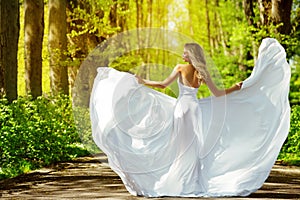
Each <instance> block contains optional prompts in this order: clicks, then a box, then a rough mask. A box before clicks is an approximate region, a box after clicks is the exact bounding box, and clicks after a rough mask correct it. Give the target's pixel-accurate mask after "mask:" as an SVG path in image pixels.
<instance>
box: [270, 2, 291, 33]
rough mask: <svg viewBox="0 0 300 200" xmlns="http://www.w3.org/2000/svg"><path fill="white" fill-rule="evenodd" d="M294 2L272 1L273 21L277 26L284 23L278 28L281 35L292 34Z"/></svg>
mask: <svg viewBox="0 0 300 200" xmlns="http://www.w3.org/2000/svg"><path fill="white" fill-rule="evenodd" d="M292 4H293V0H284V1H283V0H272V21H273V23H274V24H275V25H278V24H280V23H283V25H282V26H279V27H278V28H277V31H278V32H279V33H282V34H285V35H288V34H290V32H291V28H292V25H291V9H292Z"/></svg>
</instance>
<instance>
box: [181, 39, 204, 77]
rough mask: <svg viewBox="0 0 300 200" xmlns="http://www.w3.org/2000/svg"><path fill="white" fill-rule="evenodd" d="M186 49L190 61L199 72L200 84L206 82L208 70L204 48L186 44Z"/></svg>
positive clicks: (195, 44) (194, 44)
mask: <svg viewBox="0 0 300 200" xmlns="http://www.w3.org/2000/svg"><path fill="white" fill-rule="evenodd" d="M184 48H185V50H186V52H187V54H188V59H189V60H190V63H191V64H192V65H193V67H194V68H195V69H196V71H197V78H198V79H199V82H202V81H205V80H206V78H207V76H208V71H207V69H206V59H205V55H204V51H203V49H202V47H201V46H200V45H199V44H197V43H186V44H185V45H184Z"/></svg>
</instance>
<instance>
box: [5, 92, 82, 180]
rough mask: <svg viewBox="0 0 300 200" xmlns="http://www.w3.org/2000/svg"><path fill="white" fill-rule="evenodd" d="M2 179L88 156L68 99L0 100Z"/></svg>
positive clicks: (21, 98)
mask: <svg viewBox="0 0 300 200" xmlns="http://www.w3.org/2000/svg"><path fill="white" fill-rule="evenodd" d="M0 113H1V115H0V156H1V161H0V178H7V177H13V176H16V175H18V174H21V173H25V172H28V171H29V170H32V169H36V168H39V167H42V166H45V165H48V164H50V163H53V162H58V161H64V160H69V159H71V158H74V157H76V156H80V155H85V154H87V151H86V150H84V149H83V148H82V147H80V138H79V136H78V134H77V132H76V128H75V125H74V121H73V117H72V106H71V101H70V99H69V97H66V96H59V97H45V96H44V97H38V98H37V99H36V100H32V99H30V98H23V97H20V98H19V99H18V100H16V101H14V102H12V103H8V101H7V100H5V99H1V100H0Z"/></svg>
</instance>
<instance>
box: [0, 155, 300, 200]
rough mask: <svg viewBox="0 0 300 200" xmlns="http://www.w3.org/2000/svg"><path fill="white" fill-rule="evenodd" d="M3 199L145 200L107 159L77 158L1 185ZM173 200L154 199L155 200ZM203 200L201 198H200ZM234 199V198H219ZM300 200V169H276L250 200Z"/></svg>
mask: <svg viewBox="0 0 300 200" xmlns="http://www.w3.org/2000/svg"><path fill="white" fill-rule="evenodd" d="M0 199H47V200H48V199H122V200H123V199H137V200H142V199H146V198H143V197H135V196H131V195H130V194H129V193H128V192H127V191H126V189H125V187H124V186H123V184H122V182H121V180H120V178H119V177H118V176H117V175H116V174H115V173H114V172H112V170H111V169H110V168H109V167H108V165H107V162H106V158H105V156H104V155H100V156H99V157H84V158H78V159H76V160H75V161H72V162H65V163H59V164H56V165H54V166H51V167H49V168H43V169H40V170H36V171H33V172H30V173H28V174H24V175H21V176H19V177H16V178H12V179H7V180H2V181H0ZM159 199H164V200H169V199H174V198H155V200H159ZM176 199H197V198H176ZM198 199H200V198H198ZM218 199H232V198H218ZM234 199H243V200H247V199H251V200H252V199H300V168H298V167H286V166H279V165H275V166H274V167H273V170H272V172H271V174H270V176H269V178H268V180H267V181H266V183H265V184H264V186H263V187H262V188H261V189H260V190H258V191H257V192H256V193H253V194H252V195H251V196H249V197H245V198H234Z"/></svg>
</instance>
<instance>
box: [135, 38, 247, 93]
mask: <svg viewBox="0 0 300 200" xmlns="http://www.w3.org/2000/svg"><path fill="white" fill-rule="evenodd" d="M183 60H184V61H185V62H188V63H189V64H179V65H177V66H176V67H175V69H174V70H173V73H172V74H171V75H170V76H169V77H168V78H167V79H165V80H164V81H162V82H158V81H150V80H144V79H141V78H140V77H138V76H136V77H137V78H138V80H139V83H141V84H145V85H148V86H152V87H158V88H165V87H167V86H168V85H169V84H171V83H172V82H173V81H174V80H176V79H177V77H178V76H179V81H180V83H182V84H183V85H187V86H190V87H194V88H199V87H200V85H201V83H202V82H203V83H206V84H207V86H208V88H209V89H210V90H211V92H212V93H213V94H214V95H215V96H217V97H218V96H222V95H225V94H229V93H231V92H233V91H236V90H239V89H240V88H241V86H242V82H240V83H237V84H236V85H234V86H233V87H231V88H229V89H226V90H219V89H218V88H217V87H216V86H215V84H214V83H213V81H212V79H211V77H210V75H209V73H208V71H207V70H206V60H205V57H204V52H203V49H202V48H201V47H200V46H199V44H197V43H187V44H185V48H184V52H183Z"/></svg>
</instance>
